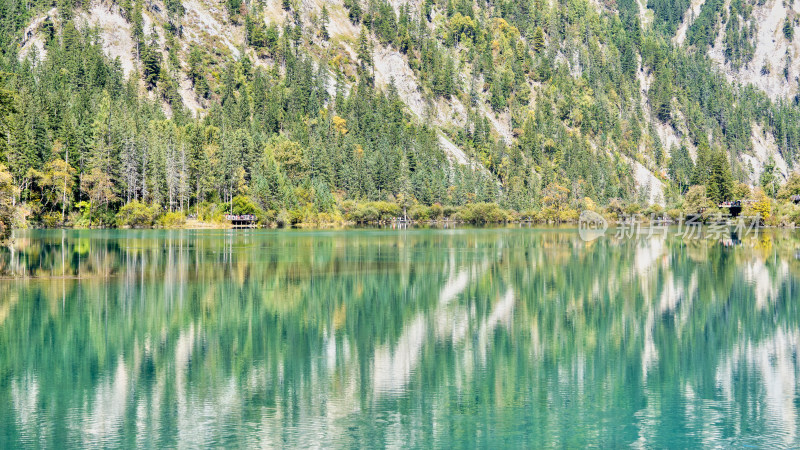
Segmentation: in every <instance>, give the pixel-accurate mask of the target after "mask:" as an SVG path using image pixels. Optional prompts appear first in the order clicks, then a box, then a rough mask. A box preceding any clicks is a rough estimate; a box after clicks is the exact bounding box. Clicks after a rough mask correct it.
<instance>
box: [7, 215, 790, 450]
mask: <svg viewBox="0 0 800 450" xmlns="http://www.w3.org/2000/svg"><path fill="white" fill-rule="evenodd" d="M798 252H800V234H797V233H795V232H790V231H763V232H761V233H760V234H759V235H757V236H755V235H749V236H747V237H745V238H738V237H737V236H730V235H728V234H726V235H725V236H722V237H719V238H717V239H703V240H685V239H682V238H681V237H679V236H675V235H674V234H673V233H670V234H669V236H666V237H664V236H659V237H643V236H642V237H632V238H627V239H625V238H615V237H613V236H610V235H609V236H607V237H603V238H600V239H597V240H595V241H592V242H584V241H583V240H581V239H580V237H579V233H578V231H577V229H558V230H537V229H525V228H507V229H506V228H503V229H463V230H360V231H332V232H311V231H258V230H254V231H229V230H213V231H152V230H150V231H144V230H143V231H116V230H107V231H100V230H87V231H60V230H57V231H23V232H18V233H17V242H16V245H15V247H14V249H13V250H3V251H0V274H2V278H0V405H2V407H1V408H0V448H11V447H19V446H27V447H39V446H47V447H64V446H80V447H100V446H102V447H133V446H143V447H175V446H180V447H208V446H224V447H241V446H246V447H253V446H262V447H283V446H288V447H297V446H303V447H305V446H325V447H354V446H357V447H373V448H374V447H383V446H389V447H451V446H454V447H461V446H467V447H472V446H480V447H494V448H497V447H504V446H509V447H541V446H559V447H560V446H568V447H583V446H587V445H594V446H603V447H624V446H634V447H681V448H683V447H696V446H724V447H731V446H732V447H743V446H757V447H788V446H797V445H800V436H798V434H799V433H800V411H799V410H798V409H799V406H800V397H798V393H799V389H798V381H799V380H800V361H799V360H798V349H799V347H800V308H798V300H799V299H800V281H798V280H800V278H798V276H800V261H798Z"/></svg>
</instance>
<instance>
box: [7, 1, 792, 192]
mask: <svg viewBox="0 0 800 450" xmlns="http://www.w3.org/2000/svg"><path fill="white" fill-rule="evenodd" d="M181 3H182V8H183V13H182V14H181V15H180V17H179V18H178V19H177V23H176V25H177V26H178V27H179V29H180V32H179V33H178V35H177V38H175V39H174V40H172V41H169V39H168V36H167V35H166V32H165V27H166V26H167V25H168V24H169V23H170V22H176V19H174V17H172V16H171V15H170V13H169V12H168V6H167V5H166V4H165V3H164V2H163V1H161V0H148V1H146V2H145V3H144V8H143V11H142V15H143V17H142V19H143V26H142V30H143V33H144V35H145V40H151V39H152V40H154V41H155V42H157V45H158V46H159V48H160V51H161V52H162V56H163V58H164V59H165V60H166V59H168V58H169V57H170V52H172V53H173V54H175V55H177V60H178V62H179V66H180V67H178V68H177V70H176V71H175V73H176V74H177V76H176V78H177V79H176V81H177V83H178V92H179V94H180V98H181V100H182V102H183V104H184V106H185V107H186V108H188V109H189V110H190V111H192V112H193V114H195V115H198V116H202V115H203V114H205V111H206V110H207V109H208V108H209V107H210V106H212V105H213V104H214V102H215V95H216V94H215V93H214V92H213V87H214V86H213V84H214V81H215V80H216V79H219V77H220V74H219V71H218V70H217V66H216V65H215V64H218V63H224V62H225V61H229V60H234V59H240V58H243V57H248V58H249V59H250V60H251V61H252V62H253V64H254V65H256V66H262V67H265V68H277V70H282V68H281V66H280V62H279V61H277V60H275V59H273V58H272V57H270V56H268V55H265V54H264V53H263V52H259V51H258V50H257V49H256V48H254V47H253V46H251V45H248V42H247V36H246V29H245V25H244V23H243V20H244V19H243V18H242V17H243V14H237V15H235V16H234V17H231V15H230V14H229V12H228V8H227V5H226V4H225V3H223V2H220V1H217V0H183V1H182V2H181ZM390 4H391V6H392V7H393V8H394V9H395V11H396V12H397V13H399V12H400V11H401V10H403V9H406V8H410V10H411V11H413V13H412V14H414V15H417V16H419V15H420V12H421V10H422V8H423V7H424V2H423V1H422V0H392V1H390ZM638 5H639V8H640V23H641V24H642V26H643V27H645V28H647V27H650V26H652V21H653V19H652V16H653V15H652V11H650V10H648V9H646V5H644V4H643V2H640V3H638ZM284 6H285V5H284V4H283V1H282V0H265V1H263V2H261V3H259V4H258V5H255V4H248V3H243V4H242V6H241V11H247V10H248V9H254V8H257V9H258V11H259V14H258V15H257V17H258V18H259V20H263V22H264V23H263V25H264V26H265V27H268V26H270V25H275V26H277V27H282V26H283V25H284V24H285V23H287V21H291V20H293V14H292V13H290V12H289V11H287V9H284ZM323 7H324V9H325V10H326V14H327V17H328V22H327V25H326V27H325V28H326V30H327V33H328V34H329V38H328V39H321V38H320V35H319V33H320V29H321V28H320V21H321V17H322V15H323ZM588 7H589V8H597V9H600V10H604V13H605V14H612V15H613V14H616V12H615V11H613V10H611V12H610V13H609V12H608V11H609V10H610V9H609V5H607V4H606V2H593V3H588ZM705 7H707V3H706V2H704V0H695V1H693V2H692V3H691V5H690V6H689V8H688V10H687V11H686V13H685V14H684V17H683V21H682V23H681V24H679V26H678V27H677V30H676V32H675V34H674V37H673V40H672V41H673V43H674V45H675V46H678V47H683V48H686V49H687V51H690V52H691V51H707V54H708V56H709V58H710V59H711V60H712V61H714V62H715V63H716V64H717V66H718V67H719V69H720V71H721V73H723V74H724V75H725V77H726V78H727V80H728V81H729V82H730V83H733V84H742V85H748V84H749V85H753V86H754V87H756V88H757V89H760V90H762V91H763V92H765V93H766V94H767V95H768V96H769V98H771V99H772V100H774V101H790V100H791V99H792V98H793V97H794V96H795V95H796V94H797V93H798V76H800V58H798V53H799V52H800V36H798V39H790V38H789V37H788V36H787V35H788V34H789V32H788V31H786V30H785V26H786V24H787V23H789V24H790V26H791V28H793V27H794V24H795V21H796V19H795V16H796V14H797V12H798V11H800V4H798V5H787V4H786V2H784V1H783V0H766V1H765V2H763V3H761V4H755V5H747V8H748V10H747V13H746V14H742V15H740V16H739V17H737V20H739V22H741V23H740V24H739V25H737V26H736V27H733V28H732V27H728V26H726V24H727V23H729V22H730V21H731V20H732V19H731V17H732V15H736V14H737V13H735V12H734V13H731V11H732V9H731V1H730V0H727V1H726V2H724V3H723V4H722V6H721V10H720V12H719V14H720V15H722V16H723V19H722V21H721V24H720V26H718V27H717V29H718V31H717V34H716V36H715V38H714V40H713V45H712V46H710V47H709V48H708V49H694V48H692V46H691V45H690V44H689V43H688V41H687V32H690V28H691V26H692V24H693V22H694V20H695V19H696V18H697V17H698V16H699V15H700V14H701V11H702V10H703V8H705ZM292 8H293V10H294V11H296V12H297V13H298V17H299V20H300V21H301V22H302V25H303V27H302V29H303V34H304V39H305V40H306V42H307V44H306V47H307V49H308V51H309V53H310V54H312V55H313V56H314V58H315V59H316V60H317V61H318V63H319V62H321V61H326V62H328V63H330V62H331V61H335V64H336V65H337V66H338V67H339V68H341V70H342V73H343V74H345V78H344V79H343V80H340V81H339V82H340V83H341V84H342V85H343V86H342V88H343V89H345V90H349V89H350V88H351V87H352V86H353V84H354V82H355V73H356V70H357V67H358V63H357V60H358V56H357V54H358V50H357V48H358V45H359V37H360V35H361V34H362V32H363V31H365V30H362V28H363V26H362V25H360V24H354V22H353V21H351V20H350V18H349V17H348V12H349V10H348V8H347V7H346V6H345V5H344V3H343V2H342V0H302V1H299V2H293V3H292ZM48 20H49V21H52V22H54V23H59V21H61V20H62V19H61V17H59V14H58V12H57V10H56V9H55V8H54V9H52V10H50V11H47V12H45V13H42V14H39V15H38V16H36V17H35V18H34V19H33V20H31V22H30V24H29V25H28V26H27V28H26V29H25V30H24V33H23V36H22V40H21V42H20V51H19V58H20V59H22V58H27V57H30V56H33V55H36V57H38V58H39V59H42V57H43V55H44V54H45V52H46V50H45V45H44V37H43V25H44V24H45V23H46V22H47V21H48ZM71 20H73V21H74V23H75V25H76V26H77V27H79V28H86V27H89V28H94V29H96V30H97V36H98V38H100V39H102V42H103V46H104V49H105V52H106V53H107V55H108V56H110V57H111V58H114V59H117V60H118V61H119V64H120V66H121V67H122V69H123V71H124V73H125V75H126V76H127V77H137V78H139V79H142V70H143V69H142V66H143V62H142V60H141V58H140V51H139V49H138V48H137V44H136V39H134V37H133V32H134V31H133V27H132V24H131V22H130V20H128V19H126V18H125V15H124V14H123V11H122V10H121V7H120V5H119V4H117V3H113V2H109V1H99V0H94V1H92V2H91V3H90V4H88V5H87V6H86V7H84V8H82V9H81V10H80V11H79V13H78V14H75V15H74V17H73V18H72V19H71ZM445 23H446V20H445V17H443V13H442V12H441V10H437V9H434V12H433V15H432V17H431V19H430V20H429V21H426V22H425V26H426V27H427V32H428V33H430V34H431V35H433V36H442V35H443V33H444V30H443V29H442V28H443V27H444V24H445ZM737 27H738V28H737ZM734 28H736V30H737V31H736V32H737V33H738V30H744V29H746V30H747V33H748V36H750V37H749V43H750V45H751V46H752V48H751V50H750V53H751V54H752V56H749V57H748V58H746V59H747V61H746V62H744V63H740V62H737V61H731V58H730V57H729V55H728V53H727V50H726V49H727V47H726V42H727V41H728V40H729V36H728V35H729V33H732V32H733V31H731V30H733V29H734ZM366 34H367V36H368V37H369V40H370V45H371V52H372V58H373V74H374V79H375V83H376V85H377V86H380V87H382V88H383V89H389V86H390V85H393V86H394V89H396V91H397V93H398V95H399V97H400V98H401V99H402V101H403V102H404V103H405V105H406V106H407V109H408V111H409V112H410V113H411V114H412V115H413V117H414V118H415V119H416V120H418V121H420V122H424V123H428V124H430V125H432V126H434V127H437V128H438V129H439V130H440V143H441V147H442V151H443V152H445V153H446V154H447V155H448V157H449V158H450V160H451V161H453V162H455V163H457V164H461V165H465V166H469V167H473V168H478V169H480V170H485V169H484V168H483V167H482V163H481V162H480V161H479V160H478V159H477V158H476V157H475V156H474V155H473V156H471V155H468V154H467V153H466V152H465V151H463V150H462V149H461V148H459V147H458V146H457V145H456V144H454V143H453V140H452V139H451V137H448V136H452V135H453V133H455V132H456V131H457V130H459V129H463V128H464V127H465V126H468V123H470V122H474V120H475V118H474V117H469V111H468V109H469V108H468V107H467V106H465V104H464V102H463V99H464V98H465V95H460V96H459V95H456V96H450V97H442V96H436V95H432V94H431V93H430V92H429V91H428V90H426V89H424V88H423V87H422V84H423V83H422V82H421V81H420V79H419V75H418V74H419V72H415V70H414V69H413V68H412V64H411V62H410V61H409V57H408V56H407V55H405V54H403V53H401V52H400V51H398V50H397V49H395V48H393V47H391V46H388V45H384V44H381V43H380V42H379V41H378V40H377V39H376V38H375V37H374V36H373V35H371V34H370V33H369V32H367V33H366ZM519 40H520V43H521V44H522V45H524V46H526V47H530V46H531V45H532V43H531V42H528V40H527V39H526V38H525V37H520V38H519ZM170 46H171V49H168V47H170ZM193 47H199V48H201V49H202V50H203V51H204V53H205V54H206V59H205V63H206V64H208V65H209V67H210V69H211V70H210V75H209V80H210V83H211V84H212V93H211V95H207V96H205V98H204V97H203V96H202V95H200V94H199V93H198V92H196V89H195V88H194V87H193V83H192V82H191V80H190V77H189V70H190V67H189V58H190V52H191V50H192V48H193ZM585 50H586V49H584V51H585ZM575 51H576V52H578V51H580V49H577V50H575ZM589 51H591V49H589ZM449 52H450V53H451V54H452V56H453V57H454V58H456V60H457V62H460V63H459V64H457V66H458V74H457V76H456V80H457V84H459V89H460V90H461V91H464V92H466V91H467V90H468V89H470V88H471V87H474V86H477V87H478V88H477V89H476V90H471V91H470V95H472V96H473V97H474V101H475V102H476V105H477V106H476V107H475V108H474V111H477V114H479V115H480V116H482V117H483V118H485V119H486V120H487V121H488V123H489V124H490V128H491V133H492V135H493V136H495V137H496V138H497V139H500V140H502V141H504V142H505V143H506V144H507V145H511V146H513V145H515V144H516V142H517V139H518V135H519V130H518V129H515V128H514V126H513V125H512V117H511V112H510V111H502V110H501V111H497V110H496V108H495V109H493V108H492V107H490V105H489V95H490V94H489V92H488V89H487V86H486V85H485V83H483V80H482V79H481V78H480V77H476V76H473V74H472V73H470V70H469V66H468V64H464V62H465V61H466V60H467V58H468V56H467V53H466V50H465V49H463V48H459V47H455V48H454V49H452V50H449ZM557 61H560V62H562V63H563V64H565V65H566V66H568V70H569V72H570V73H571V74H572V76H573V77H575V78H576V79H577V78H580V77H581V71H582V69H583V67H581V66H580V64H576V63H575V61H574V58H573V57H571V56H570V55H569V54H567V53H559V55H558V56H557ZM640 61H641V58H640ZM636 73H637V80H638V83H639V90H638V92H635V93H633V95H635V96H638V98H636V99H634V100H635V102H636V103H637V104H639V105H640V107H641V109H642V111H643V117H644V120H645V122H646V123H645V124H644V126H643V128H644V129H648V130H652V132H653V134H654V135H655V136H657V138H658V140H659V141H660V143H661V145H662V146H663V147H664V151H665V152H666V154H667V155H669V152H670V151H671V150H672V149H673V148H675V147H676V146H680V145H686V146H687V147H688V148H689V151H690V153H691V155H692V156H693V157H694V155H695V154H696V145H695V143H694V142H693V141H692V140H691V139H689V131H688V125H687V123H686V120H685V117H683V116H682V113H681V112H680V111H676V112H675V113H674V114H673V119H672V121H671V123H669V124H667V123H664V122H662V121H660V120H658V119H657V118H656V117H654V114H652V112H651V105H652V104H653V99H652V98H651V92H652V86H653V82H654V81H653V75H652V74H651V73H649V72H648V71H647V70H646V69H645V68H643V67H642V65H641V62H640V63H639V64H638V67H637V69H636ZM140 84H141V89H142V92H146V90H145V87H144V82H141V83H140ZM335 84H336V81H335V80H334V79H333V75H331V79H330V82H329V86H328V88H329V91H330V93H331V94H332V95H333V94H335ZM529 84H530V88H531V89H530V92H531V94H530V103H531V105H535V104H536V102H537V93H538V92H541V91H542V90H543V89H554V87H552V86H547V85H546V83H542V82H541V81H535V80H530V81H529ZM148 95H150V96H151V97H155V95H156V94H154V93H153V92H150V93H149V94H148ZM164 108H165V110H169V106H168V105H167V104H166V103H165V104H164ZM655 136H654V137H655ZM710 138H711V140H712V142H713V138H714V137H713V136H710ZM751 142H752V148H751V149H750V151H745V152H742V153H741V154H739V155H738V156H737V158H738V164H739V165H740V166H741V167H742V170H743V171H744V173H745V175H746V178H747V179H748V180H749V182H750V183H751V184H756V183H757V181H758V178H759V175H760V173H761V171H762V170H763V167H764V166H765V165H766V164H767V162H768V161H770V160H772V161H774V162H775V163H776V166H777V168H778V169H779V171H780V173H781V175H782V176H784V177H785V176H787V174H788V172H789V171H790V167H791V163H790V162H787V161H785V160H784V158H783V156H782V155H781V152H780V151H779V150H778V146H777V145H776V143H775V140H774V137H773V136H772V135H770V134H769V133H767V132H766V131H765V130H764V129H763V128H762V127H761V126H759V125H758V124H754V126H753V127H752V137H751ZM592 145H593V146H594V147H595V148H598V149H604V150H605V151H607V152H609V154H610V153H613V152H614V151H616V150H617V149H616V148H615V146H614V145H613V144H611V145H609V144H608V143H607V142H599V141H597V140H595V142H592ZM641 146H642V148H641V154H640V155H636V158H635V159H634V158H629V163H630V166H631V173H632V174H633V176H634V178H635V182H636V184H637V186H638V187H639V189H640V190H643V191H646V192H647V199H648V201H649V202H651V203H662V204H663V203H664V201H665V188H666V184H665V183H666V182H668V177H667V175H666V170H665V167H666V166H665V164H663V163H662V162H659V161H656V160H654V159H655V158H653V157H652V156H651V155H650V154H649V153H648V151H647V150H646V149H645V148H644V144H641Z"/></svg>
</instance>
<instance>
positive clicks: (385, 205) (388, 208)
mask: <svg viewBox="0 0 800 450" xmlns="http://www.w3.org/2000/svg"><path fill="white" fill-rule="evenodd" d="M368 206H371V207H373V208H375V209H376V210H377V211H378V216H379V217H380V220H382V221H389V220H392V219H394V218H395V217H399V216H400V215H401V214H402V213H403V210H402V209H401V208H400V205H398V204H396V203H392V202H371V203H369V204H368Z"/></svg>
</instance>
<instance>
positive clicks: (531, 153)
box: [0, 0, 800, 221]
mask: <svg viewBox="0 0 800 450" xmlns="http://www.w3.org/2000/svg"><path fill="white" fill-rule="evenodd" d="M26 6H27V8H26ZM0 7H2V9H3V11H5V12H7V13H8V14H9V15H8V16H6V17H13V18H14V20H7V21H6V22H3V24H2V30H3V31H2V38H3V39H2V43H3V48H4V50H3V59H2V60H0V61H2V67H3V70H4V71H6V72H9V73H13V74H16V75H15V76H14V77H10V78H9V79H8V80H7V81H6V82H5V83H6V85H7V86H8V87H9V88H12V89H14V90H16V91H18V92H19V99H18V100H19V101H18V104H20V105H24V106H22V108H21V111H20V112H19V113H18V114H16V115H13V117H10V119H8V120H13V122H14V124H15V126H14V127H13V128H14V130H15V131H14V132H12V133H10V134H11V136H12V137H13V139H9V140H7V142H6V145H5V147H4V148H3V150H2V154H1V155H2V161H5V162H7V163H8V165H9V166H10V168H11V169H12V172H13V174H14V178H15V180H16V182H17V184H18V186H19V187H20V188H21V192H22V194H21V199H22V198H27V199H28V200H30V201H35V202H39V205H40V206H39V210H37V211H34V215H37V214H38V215H39V216H42V217H43V216H44V215H47V214H49V212H48V211H50V213H51V212H52V211H54V210H57V209H58V206H59V205H58V204H59V201H58V200H57V199H55V198H50V199H48V196H47V195H46V193H47V189H48V186H49V184H48V183H51V180H52V176H51V177H50V178H48V173H49V172H48V171H50V172H52V170H53V167H52V164H54V163H53V161H56V160H60V161H66V160H67V156H68V155H70V154H71V155H72V158H73V159H71V160H69V161H66V162H67V166H68V167H70V168H72V169H74V170H75V175H74V176H75V177H76V179H77V180H78V182H77V183H76V185H75V186H74V188H73V190H72V192H71V193H70V194H71V196H62V197H65V198H66V197H70V198H69V199H65V198H62V200H61V201H60V202H61V203H64V202H65V201H67V202H69V206H73V205H74V204H76V203H77V202H78V201H81V200H85V201H90V202H91V209H92V211H95V210H96V209H98V206H97V204H98V202H100V203H102V204H103V207H102V208H99V209H102V210H104V211H110V212H114V211H116V210H118V209H119V208H121V207H122V206H123V205H125V204H128V203H129V202H131V201H133V200H138V201H143V202H145V203H148V204H152V203H155V204H159V205H162V206H165V207H166V208H167V209H169V210H175V209H178V210H185V209H186V208H187V207H189V206H192V205H193V206H197V205H199V204H201V203H204V202H211V203H214V202H222V201H224V202H227V203H228V204H229V208H233V200H234V198H242V199H249V200H252V202H253V203H254V207H257V208H260V209H261V210H264V211H273V213H272V214H273V215H272V216H271V217H272V218H273V219H275V218H276V217H277V215H278V214H279V213H280V212H281V211H285V212H287V213H288V212H290V211H295V213H296V214H300V215H302V214H306V213H307V214H312V215H313V214H321V213H323V212H325V211H328V212H330V211H334V209H335V210H336V211H343V210H342V205H343V204H344V203H343V202H344V201H346V200H348V199H352V200H357V201H367V200H370V201H383V200H389V201H391V202H397V203H403V202H406V201H408V202H411V203H415V204H420V205H431V204H433V203H441V204H444V205H455V206H458V205H463V204H465V203H470V202H477V201H494V202H498V203H500V204H501V205H502V206H504V207H506V208H511V209H515V210H517V211H525V210H542V211H551V212H552V211H555V212H556V215H558V214H561V212H560V211H566V210H567V209H573V210H574V209H577V208H579V207H580V206H581V205H582V204H583V203H584V202H585V199H587V198H588V199H591V200H592V201H593V202H594V203H599V204H601V205H605V204H609V202H611V201H612V200H615V199H619V200H621V201H623V202H627V203H640V204H642V205H645V206H646V205H648V204H654V203H655V204H660V205H664V206H669V205H676V204H677V205H679V204H680V202H681V196H682V194H683V193H685V192H686V190H687V189H688V187H689V186H690V185H692V184H700V185H705V186H707V187H708V192H709V195H713V196H714V197H716V198H713V199H712V200H720V201H721V200H723V199H725V198H732V197H733V196H735V195H742V189H740V188H739V187H737V186H736V185H735V182H736V181H741V182H745V183H747V184H749V185H751V186H757V185H760V184H762V180H763V179H764V178H765V170H766V169H768V170H770V174H772V175H774V176H777V177H778V178H779V179H781V180H783V179H786V178H787V177H789V175H790V172H791V170H792V167H793V163H794V160H795V158H796V153H797V152H796V149H797V146H798V144H800V124H798V120H797V118H798V109H797V107H796V106H795V105H794V104H793V103H792V102H791V101H790V100H791V97H792V96H793V92H796V86H797V81H796V80H795V79H794V78H793V77H796V73H797V70H796V69H797V67H796V64H795V62H794V54H795V52H796V49H795V47H796V42H795V41H792V40H790V39H789V34H791V33H790V31H791V29H792V26H789V28H788V29H789V31H786V30H785V29H784V28H785V27H784V22H786V20H787V19H788V20H789V22H788V23H789V24H790V25H791V24H793V23H794V22H792V20H794V10H793V9H791V8H790V9H786V8H785V7H784V6H783V4H782V3H780V2H775V1H772V0H769V1H767V2H766V3H764V4H763V5H751V4H748V3H747V2H742V1H740V0H729V1H721V0H714V1H711V0H707V1H705V2H693V3H688V2H680V1H676V2H671V3H670V2H667V1H666V0H651V2H649V3H648V4H646V5H645V4H643V3H641V2H633V1H630V0H628V1H622V2H619V3H611V2H603V1H599V2H587V1H585V0H563V1H557V2H550V3H548V2H543V1H540V0H531V1H527V0H526V1H522V2H515V1H506V0H490V1H488V2H473V1H471V0H449V1H443V0H439V1H435V0H419V1H402V0H393V1H386V0H333V1H323V0H304V1H289V0H286V1H284V0H267V1H264V2H250V1H242V0H226V1H224V2H220V1H215V0H185V1H179V0H165V1H141V0H140V1H130V0H125V1H120V2H119V3H114V2H109V1H97V0H95V1H93V2H91V3H79V4H74V5H67V6H59V7H58V8H50V9H48V8H47V6H46V4H44V3H43V4H42V5H37V4H35V2H34V4H23V3H21V2H19V3H18V0H4V3H3V4H2V5H0ZM675 8H680V9H681V10H685V12H684V13H683V14H682V15H680V16H676V15H675V14H674V11H675V10H676V9H675ZM782 18H783V19H782ZM781 20H783V22H781ZM777 33H779V34H780V35H777ZM78 47H80V49H81V50H76V49H77V48H78ZM97 51H100V52H101V53H102V54H103V55H104V58H105V61H104V62H101V61H100V60H99V59H97V58H101V57H100V56H98V55H97V53H96V52H97ZM76 52H78V53H81V52H82V53H84V54H86V55H89V56H90V58H89V59H88V61H89V62H79V61H76V60H75V58H74V56H73V55H74V54H77V53H76ZM787 52H788V54H789V56H790V57H791V58H790V59H789V64H788V68H787V71H786V73H783V71H782V68H781V69H776V68H775V67H776V66H777V65H779V64H778V63H780V62H781V61H784V62H785V61H786V54H787ZM776 58H777V59H776ZM760 59H763V60H764V61H766V62H765V63H763V62H760ZM779 60H780V61H779ZM92 61H94V62H92ZM101 66H102V67H101ZM767 69H769V70H767ZM65 71H66V72H65ZM99 73H102V74H103V75H102V76H101V77H100V78H97V74H99ZM86 76H88V77H89V78H84V77H86ZM65 97H69V98H75V99H84V100H83V101H82V102H71V103H67V104H69V105H70V106H69V107H68V108H67V109H66V111H65V112H57V111H56V108H57V105H59V104H64V103H63V102H64V101H65V100H67V98H65ZM379 111H380V113H381V114H383V116H376V115H375V113H376V112H379ZM104 123H105V124H106V125H105V126H104V125H103V124H104ZM9 128H10V127H9ZM37 130H39V131H37ZM104 130H105V131H104ZM75 155H78V156H77V159H75V158H76V156H75ZM718 155H723V156H722V157H721V158H720V157H718ZM76 161H78V162H76ZM362 161H363V162H362ZM722 161H727V163H722ZM709 162H714V164H717V166H714V167H712V166H710V165H709V164H710V163H709ZM209 164H210V166H209ZM720 164H721V165H720ZM205 167H214V168H215V169H217V170H216V172H214V173H209V172H208V171H207V170H205V169H204V168H205ZM726 171H727V172H729V173H730V176H723V177H722V178H719V177H716V178H715V175H714V174H715V173H722V172H726ZM713 180H729V181H724V182H721V181H713ZM718 183H723V185H717V184H718ZM98 186H101V187H102V188H100V187H98ZM49 189H52V188H49ZM317 197H319V198H317ZM331 202H333V203H331ZM323 203H324V204H325V205H327V206H324V205H323V206H321V204H323ZM331 204H335V205H338V206H337V207H336V208H334V209H331ZM300 211H306V212H305V213H301V212H300ZM94 213H96V211H95V212H94ZM567 216H569V214H567ZM565 217H566V216H565ZM292 220H293V221H295V220H299V219H292Z"/></svg>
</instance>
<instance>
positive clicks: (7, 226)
mask: <svg viewBox="0 0 800 450" xmlns="http://www.w3.org/2000/svg"><path fill="white" fill-rule="evenodd" d="M16 195H17V189H16V187H15V186H14V183H13V180H12V179H11V174H10V173H9V172H8V169H6V167H5V166H3V165H2V164H0V245H3V244H5V243H6V242H8V240H9V238H10V237H11V230H12V228H13V226H14V220H15V216H16V208H15V205H14V198H15V197H16Z"/></svg>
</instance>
